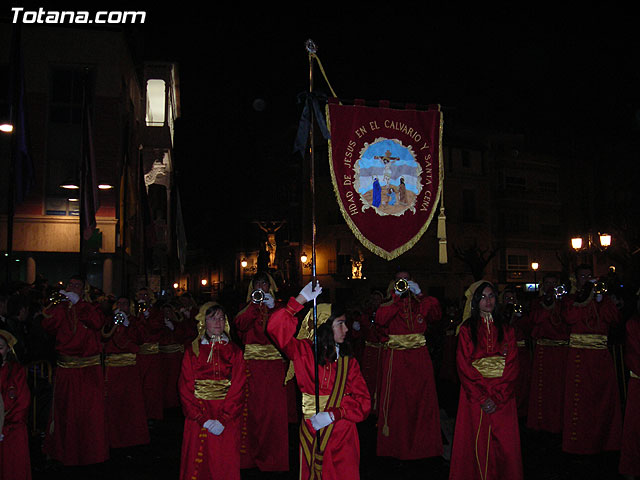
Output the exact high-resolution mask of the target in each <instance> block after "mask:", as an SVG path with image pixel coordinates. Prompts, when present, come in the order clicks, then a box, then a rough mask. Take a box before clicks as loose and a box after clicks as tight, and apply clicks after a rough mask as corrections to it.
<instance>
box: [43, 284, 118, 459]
mask: <svg viewBox="0 0 640 480" xmlns="http://www.w3.org/2000/svg"><path fill="white" fill-rule="evenodd" d="M84 287H85V280H84V279H83V278H82V277H80V276H72V277H71V278H70V279H69V282H68V283H67V287H66V290H63V291H61V292H60V293H61V294H62V295H59V296H58V298H57V299H56V300H55V301H53V302H52V303H51V304H50V305H49V306H47V308H45V309H44V311H43V316H44V318H43V319H42V327H43V328H44V329H45V331H46V332H47V333H49V334H50V335H52V336H54V337H55V349H56V354H57V366H56V372H55V380H54V389H53V407H52V409H51V413H50V419H49V426H48V428H47V435H46V437H45V441H44V447H43V450H44V452H45V453H46V454H47V455H49V456H50V457H51V458H53V459H55V460H58V461H60V462H61V463H62V464H63V465H88V464H93V463H102V462H104V461H105V460H107V459H108V458H109V445H108V441H107V431H106V424H105V423H106V422H105V405H104V376H103V373H102V365H101V359H100V354H101V353H102V344H101V342H100V331H101V329H102V327H103V325H104V321H105V318H104V315H103V313H102V311H101V309H100V308H99V306H98V305H95V304H93V303H90V302H88V301H86V300H85V297H84ZM78 392H81V393H82V394H81V395H79V394H78Z"/></svg>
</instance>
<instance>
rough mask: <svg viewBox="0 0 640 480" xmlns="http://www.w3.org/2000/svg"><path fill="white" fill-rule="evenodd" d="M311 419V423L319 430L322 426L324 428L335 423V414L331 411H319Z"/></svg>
mask: <svg viewBox="0 0 640 480" xmlns="http://www.w3.org/2000/svg"><path fill="white" fill-rule="evenodd" d="M309 420H311V425H313V428H315V430H316V431H318V430H320V429H321V428H324V427H326V426H327V425H331V424H332V423H333V415H331V413H330V412H319V413H316V414H315V415H314V416H313V417H311V418H310V419H309Z"/></svg>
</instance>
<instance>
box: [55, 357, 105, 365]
mask: <svg viewBox="0 0 640 480" xmlns="http://www.w3.org/2000/svg"><path fill="white" fill-rule="evenodd" d="M56 363H57V365H58V366H59V367H61V368H84V367H95V366H96V365H100V364H101V362H100V355H93V356H91V357H70V356H67V355H60V356H59V357H58V360H57V362H56Z"/></svg>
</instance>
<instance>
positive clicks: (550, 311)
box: [527, 300, 569, 433]
mask: <svg viewBox="0 0 640 480" xmlns="http://www.w3.org/2000/svg"><path fill="white" fill-rule="evenodd" d="M531 323H532V327H533V328H532V332H531V337H532V339H533V341H534V344H535V350H534V353H533V365H532V368H531V390H530V394H529V412H528V416H527V427H529V428H531V429H533V430H543V431H546V432H551V433H560V432H561V431H562V422H563V412H564V409H563V405H564V382H565V379H566V373H567V372H566V369H567V351H568V348H569V346H568V345H569V327H568V325H567V324H566V323H565V321H564V317H563V314H562V307H561V304H560V303H559V302H554V303H553V304H551V305H550V306H547V305H544V304H543V302H542V300H538V301H536V302H535V303H534V305H533V306H532V309H531Z"/></svg>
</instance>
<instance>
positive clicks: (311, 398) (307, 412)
mask: <svg viewBox="0 0 640 480" xmlns="http://www.w3.org/2000/svg"><path fill="white" fill-rule="evenodd" d="M328 400H329V395H320V411H321V412H324V409H325V407H326V406H327V401H328ZM315 414H316V396H315V395H314V394H312V393H304V392H303V393H302V415H303V416H304V418H305V419H309V418H311V417H313V416H314V415H315Z"/></svg>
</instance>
